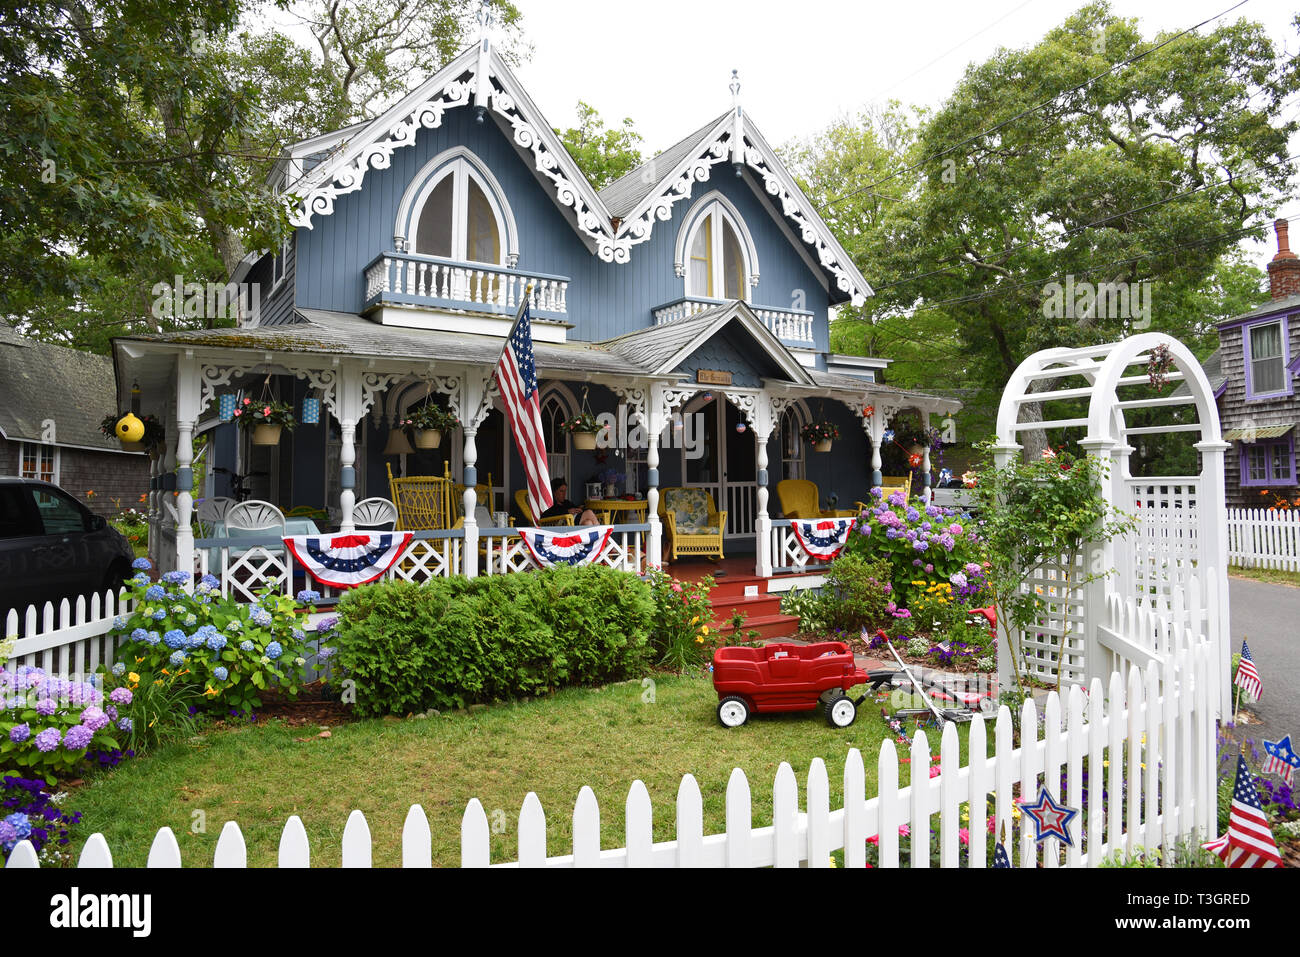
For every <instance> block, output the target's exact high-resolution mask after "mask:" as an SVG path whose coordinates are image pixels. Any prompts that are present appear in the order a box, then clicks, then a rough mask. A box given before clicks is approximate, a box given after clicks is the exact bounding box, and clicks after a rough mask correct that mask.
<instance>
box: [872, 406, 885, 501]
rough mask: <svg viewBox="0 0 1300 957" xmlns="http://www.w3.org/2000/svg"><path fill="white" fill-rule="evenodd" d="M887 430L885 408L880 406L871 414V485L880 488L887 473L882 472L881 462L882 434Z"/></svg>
mask: <svg viewBox="0 0 1300 957" xmlns="http://www.w3.org/2000/svg"><path fill="white" fill-rule="evenodd" d="M884 432H885V410H884V408H882V407H878V408H877V409H876V411H875V414H874V415H872V416H871V487H872V488H880V486H881V485H883V484H884V481H885V475H884V473H883V472H881V471H880V470H881V467H882V466H881V462H880V443H881V441H883V439H882V436H883V435H884Z"/></svg>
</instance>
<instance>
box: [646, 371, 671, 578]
mask: <svg viewBox="0 0 1300 957" xmlns="http://www.w3.org/2000/svg"><path fill="white" fill-rule="evenodd" d="M645 409H646V411H645V415H646V422H645V429H646V452H645V464H646V489H645V502H646V522H647V523H648V524H649V525H650V531H649V532H647V533H646V564H647V565H649V567H651V568H660V567H662V565H663V560H664V547H663V532H664V527H663V523H662V522H661V521H659V433H660V432H662V431H663V428H664V426H665V425H667V422H666V416H665V414H664V413H665V404H664V388H663V386H662V385H658V384H654V385H651V386H650V395H649V396H648V397H647V399H646V404H645Z"/></svg>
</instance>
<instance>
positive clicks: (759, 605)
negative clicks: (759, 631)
mask: <svg viewBox="0 0 1300 957" xmlns="http://www.w3.org/2000/svg"><path fill="white" fill-rule="evenodd" d="M709 604H710V606H712V608H713V617H714V619H716V620H717V621H718V622H720V623H722V622H726V621H728V620H729V619H730V618H731V616H732V615H733V614H734V613H735V612H737V611H743V612H744V613H745V617H746V618H763V617H766V616H768V615H779V614H781V596H780V595H778V594H772V595H763V594H760V595H759V596H758V597H756V598H732V597H729V596H726V595H724V596H722V597H720V598H715V597H714V596H712V595H710V596H709Z"/></svg>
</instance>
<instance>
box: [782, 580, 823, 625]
mask: <svg viewBox="0 0 1300 957" xmlns="http://www.w3.org/2000/svg"><path fill="white" fill-rule="evenodd" d="M822 611H823V609H822V603H821V596H820V595H819V594H818V593H817V592H815V591H809V590H808V589H800V588H791V589H790V590H789V591H788V592H786V593H785V594H784V595H782V596H781V614H783V615H794V616H796V617H798V619H799V631H801V632H809V633H813V634H820V633H822V632H824V631H825V630H826V622H825V621H824V620H823V619H822Z"/></svg>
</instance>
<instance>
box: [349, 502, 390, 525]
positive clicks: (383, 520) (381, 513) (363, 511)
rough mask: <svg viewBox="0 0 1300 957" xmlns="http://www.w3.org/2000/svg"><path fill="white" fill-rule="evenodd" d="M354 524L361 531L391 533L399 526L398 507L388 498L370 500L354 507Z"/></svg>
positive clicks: (358, 503)
mask: <svg viewBox="0 0 1300 957" xmlns="http://www.w3.org/2000/svg"><path fill="white" fill-rule="evenodd" d="M352 524H354V525H355V526H356V527H357V528H359V529H374V530H378V531H384V532H391V531H392V530H393V529H394V528H395V527H396V526H397V506H396V505H394V504H393V503H392V502H390V501H389V500H388V499H386V498H368V499H365V500H364V501H360V502H357V504H356V505H354V506H353V507H352Z"/></svg>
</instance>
